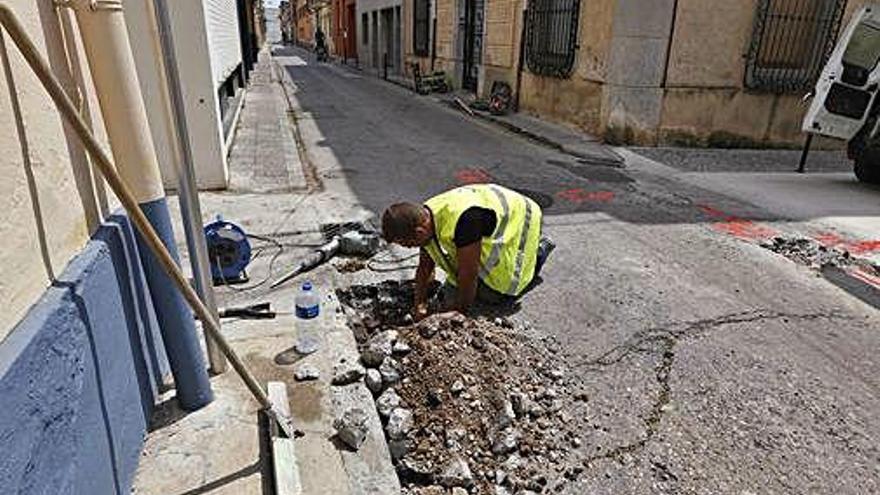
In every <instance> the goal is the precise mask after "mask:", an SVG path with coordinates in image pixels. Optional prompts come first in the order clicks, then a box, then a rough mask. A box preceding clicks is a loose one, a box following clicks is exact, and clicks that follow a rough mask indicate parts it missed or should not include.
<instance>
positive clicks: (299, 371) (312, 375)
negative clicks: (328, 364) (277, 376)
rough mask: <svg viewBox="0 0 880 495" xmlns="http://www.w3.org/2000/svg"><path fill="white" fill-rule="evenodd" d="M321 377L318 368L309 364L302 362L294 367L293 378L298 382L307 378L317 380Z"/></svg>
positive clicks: (307, 379)
mask: <svg viewBox="0 0 880 495" xmlns="http://www.w3.org/2000/svg"><path fill="white" fill-rule="evenodd" d="M320 377H321V372H320V371H318V368H316V367H314V366H312V365H310V364H303V365H300V366H298V367H297V368H296V370H294V371H293V378H294V379H296V381H298V382H305V381H309V380H317V379H318V378H320Z"/></svg>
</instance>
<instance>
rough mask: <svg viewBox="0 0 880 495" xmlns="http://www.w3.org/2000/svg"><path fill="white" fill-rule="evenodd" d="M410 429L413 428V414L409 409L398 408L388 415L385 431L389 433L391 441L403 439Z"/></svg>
mask: <svg viewBox="0 0 880 495" xmlns="http://www.w3.org/2000/svg"><path fill="white" fill-rule="evenodd" d="M410 428H412V412H410V410H409V409H404V408H402V407H397V408H395V409H394V410H392V411H391V414H389V415H388V424H387V425H386V427H385V431H387V432H388V436H389V437H390V438H391V439H393V440H400V439H403V438H404V437H406V434H407V433H409V430H410Z"/></svg>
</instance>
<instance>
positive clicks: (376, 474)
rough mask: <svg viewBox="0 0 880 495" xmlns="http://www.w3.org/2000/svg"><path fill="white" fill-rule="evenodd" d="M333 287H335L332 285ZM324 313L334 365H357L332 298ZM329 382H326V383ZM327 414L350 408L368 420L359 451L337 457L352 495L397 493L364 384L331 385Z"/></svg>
mask: <svg viewBox="0 0 880 495" xmlns="http://www.w3.org/2000/svg"><path fill="white" fill-rule="evenodd" d="M334 285H336V284H334ZM323 310H325V311H327V312H328V314H332V317H331V318H330V319H329V328H327V333H326V335H325V339H324V343H325V344H324V345H326V346H327V347H328V348H329V351H330V358H329V359H330V360H331V362H332V364H333V365H335V364H337V363H340V362H342V361H345V362H348V363H360V352H359V351H358V349H357V342H356V341H355V339H354V334H353V333H352V332H351V329H350V328H349V326H348V324H347V322H346V316H345V313H344V312H343V310H342V306H341V303H340V301H339V300H338V299H337V298H336V297H335V296H334V297H332V298H330V301H329V302H328V303H327V304H326V305H325V307H324V308H323ZM328 381H329V380H328ZM330 405H331V407H330V411H331V414H332V416H333V418H337V417H339V416H341V415H342V414H343V413H344V412H345V411H346V410H348V409H350V408H354V407H356V408H360V409H363V410H364V411H365V412H366V413H367V416H368V422H369V436H368V437H367V441H366V442H365V443H364V445H362V446H361V448H360V449H359V450H358V451H347V450H343V449H340V450H339V453H340V457H341V458H342V463H343V466H344V468H345V471H346V474H347V475H348V477H349V486H350V488H351V493H352V494H375V495H380V494H381V495H385V494H389V495H390V494H394V493H399V491H400V481H399V479H398V477H397V471H396V469H395V468H394V464H393V462H392V460H391V453H390V450H389V447H388V443H387V441H386V439H385V433H384V431H385V430H384V428H383V426H382V422H381V420H380V418H379V413H378V411H377V410H376V406H375V402H374V400H373V395H372V393H370V391H369V390H368V389H367V387H366V385H365V384H364V382H363V380H358V381H357V382H355V383H352V384H350V385H344V386H336V385H330Z"/></svg>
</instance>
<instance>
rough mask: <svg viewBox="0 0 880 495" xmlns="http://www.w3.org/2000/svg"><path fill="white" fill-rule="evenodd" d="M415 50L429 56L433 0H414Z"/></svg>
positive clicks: (421, 55)
mask: <svg viewBox="0 0 880 495" xmlns="http://www.w3.org/2000/svg"><path fill="white" fill-rule="evenodd" d="M413 1H414V3H415V5H414V8H413V52H414V53H415V54H416V55H418V56H420V57H427V56H428V52H429V45H430V39H429V38H430V27H429V26H430V17H431V0H413Z"/></svg>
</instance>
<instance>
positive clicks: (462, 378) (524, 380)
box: [340, 282, 586, 495]
mask: <svg viewBox="0 0 880 495" xmlns="http://www.w3.org/2000/svg"><path fill="white" fill-rule="evenodd" d="M367 287H369V288H367ZM410 287H411V284H408V283H394V284H392V283H390V282H385V283H382V284H379V285H376V286H365V287H353V288H351V289H350V290H347V291H345V292H343V293H340V300H341V301H342V302H343V304H344V305H345V307H346V312H347V314H350V315H351V316H354V324H357V322H358V321H359V320H362V319H370V318H375V321H376V325H375V327H373V328H370V329H366V330H365V332H367V335H365V337H364V338H362V339H359V342H360V351H361V353H362V362H364V363H365V364H366V362H371V363H376V362H377V358H378V357H380V356H382V361H381V362H379V363H378V364H373V365H372V366H371V367H370V369H368V370H367V377H366V378H365V381H367V382H368V385H369V384H372V385H370V387H371V390H373V392H374V394H378V397H377V399H376V407H377V409H378V411H379V414H380V416H381V417H382V418H383V421H384V423H385V432H386V436H387V438H388V444H389V449H390V451H391V454H392V459H393V460H394V462H395V466H396V467H397V470H398V475H399V476H400V479H401V482H402V484H403V486H404V491H403V493H404V494H407V495H425V494H428V493H443V494H444V495H449V494H450V492H451V489H452V488H463V489H467V491H468V493H471V494H493V493H507V494H511V495H519V494H520V493H528V492H527V491H526V490H534V489H535V488H538V491H540V492H541V493H545V492H547V490H546V489H545V488H546V486H547V485H550V486H553V487H556V486H560V484H564V483H569V482H570V481H571V480H570V479H569V478H567V477H566V476H565V473H568V472H570V471H571V469H570V468H571V467H573V466H580V465H581V464H582V462H583V459H578V458H576V457H572V456H570V455H569V454H570V452H571V451H572V445H573V444H574V442H573V440H572V439H574V438H581V437H583V431H584V428H586V425H584V424H582V421H581V420H575V419H572V420H571V421H570V424H565V423H563V422H562V421H561V419H560V418H562V417H566V418H582V417H584V416H586V415H585V414H584V410H583V409H580V410H575V411H573V414H570V415H568V416H563V415H562V414H561V412H564V411H563V409H565V408H571V407H574V406H573V405H574V404H577V407H581V408H583V407H586V405H585V404H584V403H583V402H582V401H576V400H575V399H574V397H573V396H572V395H571V394H570V393H569V391H568V390H567V387H566V382H565V380H564V377H565V376H567V375H568V374H569V372H568V371H567V370H566V369H565V367H564V366H563V364H562V362H561V361H560V360H559V359H558V348H557V350H556V351H551V350H550V344H553V341H552V340H544V339H533V338H529V337H526V336H525V335H524V332H525V330H523V329H524V328H525V326H523V325H520V326H518V327H517V326H516V325H515V324H514V323H513V322H512V320H510V319H507V318H503V319H501V320H496V319H495V318H482V317H478V318H472V319H465V318H463V317H461V316H456V317H452V316H450V315H432V316H430V317H428V318H426V319H424V320H422V321H420V322H419V323H417V324H413V323H412V322H411V320H409V319H408V318H405V316H406V315H407V310H408V308H409V307H410V304H411V301H412V293H411V292H410ZM357 294H370V297H371V298H373V302H372V303H371V304H364V303H363V302H362V301H359V300H357V297H356V295H357ZM386 294H391V295H395V296H396V303H393V301H395V298H394V297H382V298H379V295H383V296H384V295H386ZM380 299H381V303H380V302H378V301H379V300H380ZM349 310H351V311H350V313H349ZM517 325H518V324H517ZM353 331H354V329H353ZM389 331H390V332H394V333H388V332H389ZM392 336H393V337H394V338H393V339H392V338H390V337H392ZM389 341H390V342H391V353H390V355H389V354H386V351H387V347H386V346H385V344H386V343H388V342H389ZM404 345H405V346H406V347H408V348H409V352H408V353H407V354H406V355H405V356H404V355H402V354H400V353H395V351H394V349H395V348H397V349H400V348H401V346H404ZM377 351H378V352H377ZM371 353H372V354H374V355H373V356H369V357H366V359H364V354H368V355H369V354H371ZM548 363H552V364H548ZM382 371H385V373H384V374H383V373H382ZM389 372H391V376H389ZM377 373H378V377H377V376H376V374H377ZM395 373H396V375H395ZM388 378H391V380H390V382H389V380H388ZM383 379H385V380H384V381H383ZM404 410H405V411H408V413H409V414H402V412H401V411H404ZM403 416H406V418H404V417H403ZM403 419H406V421H405V422H406V423H409V424H410V425H411V426H409V427H408V428H401V427H400V425H401V424H403V423H404V421H402V420H403ZM539 419H543V421H541V423H542V424H545V426H546V428H543V429H542V428H541V427H539V425H538V423H537V421H538V420H539ZM570 457H571V458H570ZM464 467H466V468H467V469H466V470H465V469H464ZM454 473H458V475H455V474H454ZM467 473H470V475H469V476H467V475H466V474H467ZM468 479H470V481H467V484H461V483H463V482H465V481H466V480H468ZM450 480H457V481H455V482H452V481H450ZM538 480H543V484H539V483H538ZM438 485H441V486H438ZM443 487H445V488H443ZM437 490H440V491H437ZM459 491H460V490H459Z"/></svg>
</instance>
